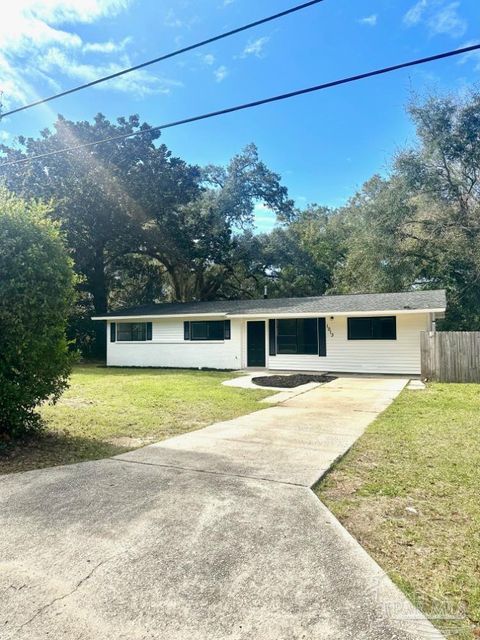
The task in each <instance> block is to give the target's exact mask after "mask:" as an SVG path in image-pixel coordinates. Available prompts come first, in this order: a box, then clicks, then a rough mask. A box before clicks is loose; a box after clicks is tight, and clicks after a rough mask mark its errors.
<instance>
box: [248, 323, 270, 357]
mask: <svg viewBox="0 0 480 640" xmlns="http://www.w3.org/2000/svg"><path fill="white" fill-rule="evenodd" d="M247 322H263V323H264V325H265V369H268V368H269V362H268V358H269V353H268V320H265V319H264V318H248V319H247V320H245V321H244V323H243V336H244V340H243V362H244V367H243V368H244V369H256V368H257V367H249V366H248V327H247Z"/></svg>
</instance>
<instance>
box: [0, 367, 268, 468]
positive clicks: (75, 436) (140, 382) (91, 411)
mask: <svg viewBox="0 0 480 640" xmlns="http://www.w3.org/2000/svg"><path fill="white" fill-rule="evenodd" d="M229 378H232V374H231V373H224V372H222V373H220V372H214V371H186V370H162V369H143V370H142V369H107V368H102V367H98V366H94V365H81V366H77V367H76V368H75V369H74V371H73V374H72V376H71V383H70V387H69V389H67V391H65V393H64V394H63V396H62V397H61V399H60V400H59V402H58V403H57V404H56V405H45V406H43V407H42V409H41V411H40V412H41V415H42V417H43V419H44V422H45V426H46V429H45V432H44V433H43V434H42V435H41V436H40V437H39V438H37V439H35V440H33V441H31V442H29V443H28V444H26V445H23V446H18V447H17V448H16V449H14V450H12V451H10V453H9V455H8V456H6V457H2V458H0V473H13V472H18V471H27V470H29V469H37V468H41V467H48V466H54V465H60V464H70V463H74V462H81V461H83V460H94V459H98V458H105V457H108V456H111V455H115V454H119V453H122V452H124V451H129V450H131V449H135V448H137V447H140V446H143V445H145V444H149V443H151V442H156V441H159V440H163V439H165V438H169V437H171V436H175V435H178V434H181V433H185V432H187V431H192V430H194V429H200V428H201V427H204V426H206V425H208V424H211V423H213V422H217V421H220V420H228V419H231V418H235V417H237V416H239V415H243V414H245V413H249V412H251V411H255V410H257V409H261V408H262V405H261V404H259V400H261V399H262V398H265V397H266V396H267V395H270V394H271V392H267V391H256V390H249V389H238V388H232V387H225V386H223V385H222V384H221V382H222V381H223V380H228V379H229Z"/></svg>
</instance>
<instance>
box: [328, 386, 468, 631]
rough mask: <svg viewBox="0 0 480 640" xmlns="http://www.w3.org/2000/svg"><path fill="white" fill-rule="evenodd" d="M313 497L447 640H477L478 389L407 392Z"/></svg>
mask: <svg viewBox="0 0 480 640" xmlns="http://www.w3.org/2000/svg"><path fill="white" fill-rule="evenodd" d="M316 491H317V494H318V496H319V497H320V499H321V500H322V501H323V502H324V503H325V504H326V505H327V506H328V507H329V508H330V509H331V510H332V511H333V512H334V513H335V515H336V516H337V517H338V518H339V520H340V521H341V522H342V523H343V524H344V525H345V527H346V528H347V529H348V530H349V531H350V532H351V533H352V534H353V535H354V536H355V537H356V538H357V539H358V540H359V542H360V543H361V544H362V545H363V546H364V547H365V548H366V549H367V551H368V552H369V553H370V554H371V555H372V556H373V557H374V558H375V559H376V560H377V562H378V563H379V564H380V565H381V566H382V567H383V568H384V569H385V570H386V571H387V573H388V574H389V575H390V577H391V578H392V579H393V580H394V582H396V584H397V585H398V586H399V587H400V588H401V589H402V590H403V591H404V592H405V593H406V594H407V595H408V596H409V597H410V598H411V599H412V600H413V601H414V603H415V604H416V605H417V606H418V607H419V608H420V609H421V610H423V611H424V612H425V613H426V614H427V615H429V616H431V617H432V621H433V622H434V623H436V624H437V626H439V627H440V628H441V629H442V631H443V632H444V633H445V635H446V636H447V637H451V638H458V639H460V638H462V639H464V638H465V639H466V638H478V637H480V385H473V384H464V385H459V384H448V385H447V384H431V385H429V386H428V388H427V389H426V390H425V391H409V390H406V391H404V392H403V393H402V394H401V395H400V397H399V398H398V399H397V400H396V401H395V402H394V403H393V404H392V405H391V407H390V408H389V409H388V410H387V411H385V412H384V413H383V414H382V415H381V416H379V418H378V419H377V420H376V421H375V422H374V423H373V424H372V425H370V427H369V428H368V429H367V431H366V432H365V434H364V435H363V436H362V437H361V438H360V439H359V440H358V442H357V443H356V444H355V445H354V447H353V448H352V449H351V450H350V451H349V452H348V454H347V455H346V456H345V457H344V458H343V459H342V460H341V461H340V462H339V463H338V464H337V465H336V467H335V468H334V469H333V470H332V472H331V473H330V474H329V475H328V476H327V477H326V478H325V479H324V481H323V482H322V483H321V484H320V485H319V486H318V487H317V488H316ZM449 615H450V616H453V617H454V618H458V619H455V620H450V621H448V620H442V619H441V618H444V617H448V616H449ZM435 616H440V618H438V619H437V622H435V620H434V617H435Z"/></svg>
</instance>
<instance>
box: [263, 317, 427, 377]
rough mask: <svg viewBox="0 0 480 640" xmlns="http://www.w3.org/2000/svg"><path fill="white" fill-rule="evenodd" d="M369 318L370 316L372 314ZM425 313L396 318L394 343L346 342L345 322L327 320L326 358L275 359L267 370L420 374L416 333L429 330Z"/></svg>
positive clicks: (340, 319)
mask: <svg viewBox="0 0 480 640" xmlns="http://www.w3.org/2000/svg"><path fill="white" fill-rule="evenodd" d="M372 315H373V314H372ZM429 325H430V316H429V314H428V313H425V314H423V313H416V314H413V313H412V314H403V315H398V316H397V339H396V340H348V338H347V318H346V317H345V316H336V317H335V318H334V319H333V320H331V319H330V318H327V355H326V357H322V358H321V357H319V356H311V355H277V356H270V357H269V368H270V369H276V370H282V369H283V370H296V371H342V372H349V373H400V374H419V373H420V331H425V330H428V329H429Z"/></svg>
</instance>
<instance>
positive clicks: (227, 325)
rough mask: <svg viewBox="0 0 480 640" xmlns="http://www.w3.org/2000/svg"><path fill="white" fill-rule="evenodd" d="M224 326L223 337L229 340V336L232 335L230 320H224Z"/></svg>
mask: <svg viewBox="0 0 480 640" xmlns="http://www.w3.org/2000/svg"><path fill="white" fill-rule="evenodd" d="M224 326H225V330H224V331H225V333H224V338H225V340H230V338H231V337H232V328H231V325H230V320H225V322H224Z"/></svg>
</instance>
